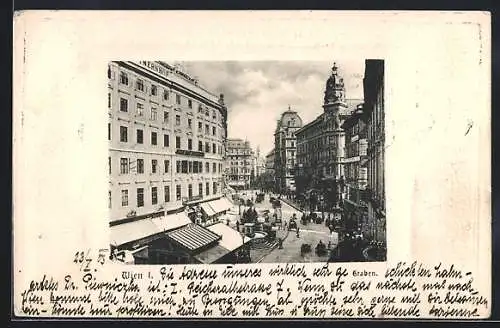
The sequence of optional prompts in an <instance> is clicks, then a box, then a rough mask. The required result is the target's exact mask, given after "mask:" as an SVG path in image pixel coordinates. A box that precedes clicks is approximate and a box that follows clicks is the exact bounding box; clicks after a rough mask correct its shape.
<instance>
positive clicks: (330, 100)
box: [295, 63, 362, 215]
mask: <svg viewBox="0 0 500 328" xmlns="http://www.w3.org/2000/svg"><path fill="white" fill-rule="evenodd" d="M355 102H356V100H349V99H347V100H346V98H345V87H344V80H343V78H342V77H341V76H340V74H339V72H338V68H337V65H336V64H335V63H334V64H333V67H332V71H331V75H330V77H329V78H328V80H327V81H326V86H325V96H324V99H323V110H324V111H323V113H322V114H321V115H319V116H318V117H316V119H314V120H313V121H312V122H310V123H308V124H306V125H304V126H303V127H302V128H301V129H299V130H298V131H296V133H295V134H296V136H297V164H298V166H297V195H298V196H299V197H300V198H303V199H304V200H305V201H306V203H307V204H309V207H310V209H311V210H314V209H320V208H321V209H324V210H328V211H336V212H337V213H338V214H339V215H340V212H341V206H342V199H343V197H344V192H345V190H344V188H343V184H344V167H343V160H344V157H345V156H344V145H345V132H344V130H343V129H342V123H343V122H344V121H345V120H346V119H347V118H348V117H349V115H350V114H351V113H352V112H353V110H354V109H355V108H353V107H354V106H353V104H354V103H355ZM360 102H362V101H360Z"/></svg>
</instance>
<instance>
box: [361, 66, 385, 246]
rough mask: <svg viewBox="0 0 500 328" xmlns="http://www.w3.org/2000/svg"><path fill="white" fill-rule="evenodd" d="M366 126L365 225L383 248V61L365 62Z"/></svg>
mask: <svg viewBox="0 0 500 328" xmlns="http://www.w3.org/2000/svg"><path fill="white" fill-rule="evenodd" d="M363 85H364V95H365V105H364V108H365V113H366V115H367V123H368V152H367V155H368V164H367V167H368V195H369V202H368V222H369V225H370V236H369V237H371V239H373V240H375V241H376V242H378V243H380V244H382V245H383V247H385V243H386V226H385V223H386V221H385V216H386V212H385V210H386V207H385V204H386V203H385V173H384V161H385V124H384V119H385V112H384V61H383V60H371V59H370V60H366V61H365V77H364V80H363Z"/></svg>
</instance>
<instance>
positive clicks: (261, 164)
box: [255, 147, 266, 177]
mask: <svg viewBox="0 0 500 328" xmlns="http://www.w3.org/2000/svg"><path fill="white" fill-rule="evenodd" d="M255 162H256V164H255V177H259V176H261V175H263V174H264V173H265V172H266V158H265V157H264V156H262V154H261V153H260V147H257V151H256V153H255Z"/></svg>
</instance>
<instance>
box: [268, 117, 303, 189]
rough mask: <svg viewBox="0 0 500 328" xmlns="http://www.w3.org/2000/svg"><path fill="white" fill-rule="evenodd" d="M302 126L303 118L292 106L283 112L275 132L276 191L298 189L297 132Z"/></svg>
mask: <svg viewBox="0 0 500 328" xmlns="http://www.w3.org/2000/svg"><path fill="white" fill-rule="evenodd" d="M301 127H302V119H301V118H300V116H299V115H298V114H297V112H296V111H292V110H291V109H290V107H289V108H288V110H287V111H285V112H284V113H283V114H281V118H280V119H279V120H278V122H277V124H276V130H275V132H274V175H275V181H276V191H277V192H280V193H283V194H285V193H292V192H295V190H296V185H295V168H296V157H297V138H296V136H295V132H296V131H297V130H299V129H300V128H301Z"/></svg>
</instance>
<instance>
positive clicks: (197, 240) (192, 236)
mask: <svg viewBox="0 0 500 328" xmlns="http://www.w3.org/2000/svg"><path fill="white" fill-rule="evenodd" d="M166 235H167V237H169V238H170V239H172V240H173V241H175V242H176V243H178V244H180V245H182V246H184V247H185V248H187V249H188V250H190V251H194V250H198V249H200V248H203V247H205V246H208V245H210V244H212V243H214V242H216V241H218V240H220V239H221V237H220V236H219V235H217V234H215V233H213V232H212V231H210V230H208V229H206V228H204V227H202V226H200V225H198V224H190V225H188V226H185V227H183V228H180V229H177V230H174V231H171V232H167V234H166Z"/></svg>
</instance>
